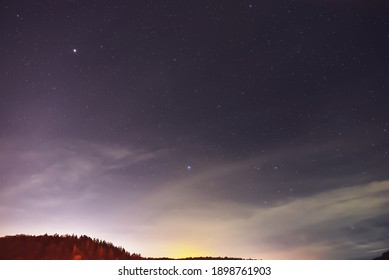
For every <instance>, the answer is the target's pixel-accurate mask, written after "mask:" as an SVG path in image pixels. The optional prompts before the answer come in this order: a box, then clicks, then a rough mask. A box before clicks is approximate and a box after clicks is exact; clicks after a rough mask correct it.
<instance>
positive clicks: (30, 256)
mask: <svg viewBox="0 0 389 280" xmlns="http://www.w3.org/2000/svg"><path fill="white" fill-rule="evenodd" d="M0 259H1V260H141V259H143V258H142V257H141V255H140V254H135V253H133V254H130V253H129V252H127V251H126V250H124V249H123V248H121V247H115V246H114V245H113V244H112V243H107V242H105V241H102V240H99V239H92V238H90V237H88V236H86V235H81V236H80V237H78V236H77V235H58V234H55V235H47V234H45V235H38V236H31V235H15V236H5V237H1V238H0Z"/></svg>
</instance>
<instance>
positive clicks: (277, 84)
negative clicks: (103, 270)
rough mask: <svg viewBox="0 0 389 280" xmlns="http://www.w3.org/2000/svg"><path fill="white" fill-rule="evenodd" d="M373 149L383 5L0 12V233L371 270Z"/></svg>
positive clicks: (377, 175)
mask: <svg viewBox="0 0 389 280" xmlns="http://www.w3.org/2000/svg"><path fill="white" fill-rule="evenodd" d="M388 152H389V2H388V1H380V0H369V1H362V0H353V1H351V0H350V1H347V0H312V1H309V0H294V1H293V0H289V1H286V0H278V1H277V0H272V1H270V0H264V1H197V0H196V1H195V0H187V1H120V0H118V1H102V0H100V1H91V0H88V1H85V0H84V1H81V0H79V1H59V0H58V1H52V0H50V1H49V0H47V1H27V0H26V1H1V4H0V236H4V235H13V234H20V233H24V234H45V233H48V234H54V233H59V234H72V233H74V234H78V235H81V234H86V235H88V236H91V237H94V238H100V239H104V240H106V241H107V242H112V243H113V244H114V245H117V246H123V247H124V248H125V249H126V250H128V251H130V252H136V253H141V254H142V255H143V256H153V257H159V256H169V257H185V256H208V255H209V256H231V257H243V258H263V259H350V258H351V259H358V258H374V257H376V256H378V255H380V254H381V252H382V251H383V250H388V247H389V235H388V232H389V154H388Z"/></svg>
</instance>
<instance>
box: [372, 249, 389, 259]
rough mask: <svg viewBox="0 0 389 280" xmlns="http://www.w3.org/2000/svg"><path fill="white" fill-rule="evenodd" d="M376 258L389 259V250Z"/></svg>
mask: <svg viewBox="0 0 389 280" xmlns="http://www.w3.org/2000/svg"><path fill="white" fill-rule="evenodd" d="M375 260H389V251H387V252H385V253H382V255H381V256H379V257H377V258H375Z"/></svg>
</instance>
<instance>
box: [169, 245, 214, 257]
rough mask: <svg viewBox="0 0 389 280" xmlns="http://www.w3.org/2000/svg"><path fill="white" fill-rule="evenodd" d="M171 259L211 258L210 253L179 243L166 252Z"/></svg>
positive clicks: (198, 247)
mask: <svg viewBox="0 0 389 280" xmlns="http://www.w3.org/2000/svg"><path fill="white" fill-rule="evenodd" d="M168 255H169V257H171V258H177V259H180V258H190V257H207V256H211V254H210V251H209V250H206V249H204V248H201V247H200V246H197V245H192V244H187V243H180V244H175V245H173V246H172V249H171V250H170V251H169V252H168Z"/></svg>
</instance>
